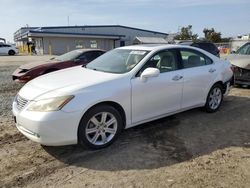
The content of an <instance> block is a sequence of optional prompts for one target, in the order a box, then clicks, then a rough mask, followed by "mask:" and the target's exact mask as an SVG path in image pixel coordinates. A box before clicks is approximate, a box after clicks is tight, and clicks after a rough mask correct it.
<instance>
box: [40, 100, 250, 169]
mask: <svg viewBox="0 0 250 188" xmlns="http://www.w3.org/2000/svg"><path fill="white" fill-rule="evenodd" d="M249 117H250V100H249V98H245V97H234V96H229V97H228V98H226V99H225V101H224V102H223V105H222V106H221V108H220V110H219V111H218V112H217V113H206V112H204V111H202V110H201V109H193V110H189V111H186V112H183V113H180V114H177V115H174V116H170V117H166V118H162V119H160V120H157V121H153V122H149V123H146V124H142V125H139V126H137V127H134V128H130V129H127V130H124V131H123V133H122V134H121V135H120V137H119V138H118V140H117V141H116V142H115V143H114V144H112V145H111V146H109V147H108V148H105V149H102V150H89V149H83V148H81V147H80V146H78V145H73V146H64V147H47V146H43V148H44V150H45V151H47V152H48V153H49V154H50V155H52V156H54V157H55V158H56V159H58V160H60V161H62V162H63V163H66V164H68V165H74V166H79V167H84V168H88V169H95V170H105V171H106V170H108V171H118V170H133V169H155V168H160V167H164V166H169V165H173V164H176V163H180V162H183V161H187V160H190V159H193V158H196V157H198V156H202V155H205V154H209V153H211V152H213V151H216V150H219V149H223V148H228V147H232V146H237V147H249V143H250V124H249Z"/></svg>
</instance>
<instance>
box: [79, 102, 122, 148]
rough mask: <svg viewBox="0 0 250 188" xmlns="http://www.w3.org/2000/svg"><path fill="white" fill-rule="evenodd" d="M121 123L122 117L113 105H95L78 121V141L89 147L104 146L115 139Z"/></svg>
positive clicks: (120, 128) (119, 131)
mask: <svg viewBox="0 0 250 188" xmlns="http://www.w3.org/2000/svg"><path fill="white" fill-rule="evenodd" d="M122 125H123V121H122V117H121V115H120V113H119V112H118V111H117V110H116V109H115V108H114V107H112V106H109V105H98V106H95V107H93V108H91V109H90V110H89V111H87V112H86V114H85V115H84V116H83V117H82V119H81V121H80V124H79V127H78V143H79V144H80V145H82V146H84V147H85V146H87V147H88V148H91V149H101V148H105V147H107V146H109V145H110V144H112V143H113V142H114V141H115V140H116V139H117V137H118V135H119V134H120V133H121V130H122V127H123V126H122Z"/></svg>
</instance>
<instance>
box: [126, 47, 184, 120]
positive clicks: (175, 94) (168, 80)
mask: <svg viewBox="0 0 250 188" xmlns="http://www.w3.org/2000/svg"><path fill="white" fill-rule="evenodd" d="M149 67H153V68H158V69H159V70H160V74H159V75H158V76H157V77H151V78H148V79H147V80H146V81H143V80H142V79H141V78H140V75H141V73H142V72H143V71H144V70H146V68H149ZM179 68H180V65H179V62H178V59H177V52H176V51H175V50H165V51H161V52H158V53H156V54H155V55H153V56H152V57H151V58H150V59H149V60H148V61H147V62H146V63H145V65H144V66H143V67H142V69H141V71H140V72H139V73H138V74H137V75H136V77H134V78H132V79H131V87H132V93H131V94H132V97H131V98H132V103H131V106H132V123H138V122H141V121H144V120H147V119H151V118H154V117H157V116H161V115H163V114H167V113H170V112H174V111H177V110H179V109H180V105H181V97H182V86H183V79H182V77H183V76H182V70H180V69H179Z"/></svg>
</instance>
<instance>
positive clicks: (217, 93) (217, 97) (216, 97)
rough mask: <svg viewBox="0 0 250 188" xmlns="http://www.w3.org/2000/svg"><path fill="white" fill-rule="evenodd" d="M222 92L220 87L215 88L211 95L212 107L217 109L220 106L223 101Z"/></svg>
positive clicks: (210, 104) (210, 102)
mask: <svg viewBox="0 0 250 188" xmlns="http://www.w3.org/2000/svg"><path fill="white" fill-rule="evenodd" d="M221 98H222V93H221V90H220V89H219V88H214V89H213V91H212V92H211V93H210V95H209V106H210V108H211V109H213V110H215V109H216V108H218V107H219V105H220V103H221Z"/></svg>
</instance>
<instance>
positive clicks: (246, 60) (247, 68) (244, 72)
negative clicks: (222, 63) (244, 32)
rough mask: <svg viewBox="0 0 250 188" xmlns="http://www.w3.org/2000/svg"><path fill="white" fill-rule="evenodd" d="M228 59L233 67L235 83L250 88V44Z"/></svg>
mask: <svg viewBox="0 0 250 188" xmlns="http://www.w3.org/2000/svg"><path fill="white" fill-rule="evenodd" d="M227 59H228V60H229V61H230V62H231V64H232V67H233V71H234V83H235V84H236V85H241V86H250V42H248V43H246V44H244V45H243V46H242V47H240V48H239V49H238V50H237V51H236V52H234V53H233V54H230V55H229V56H227Z"/></svg>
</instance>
